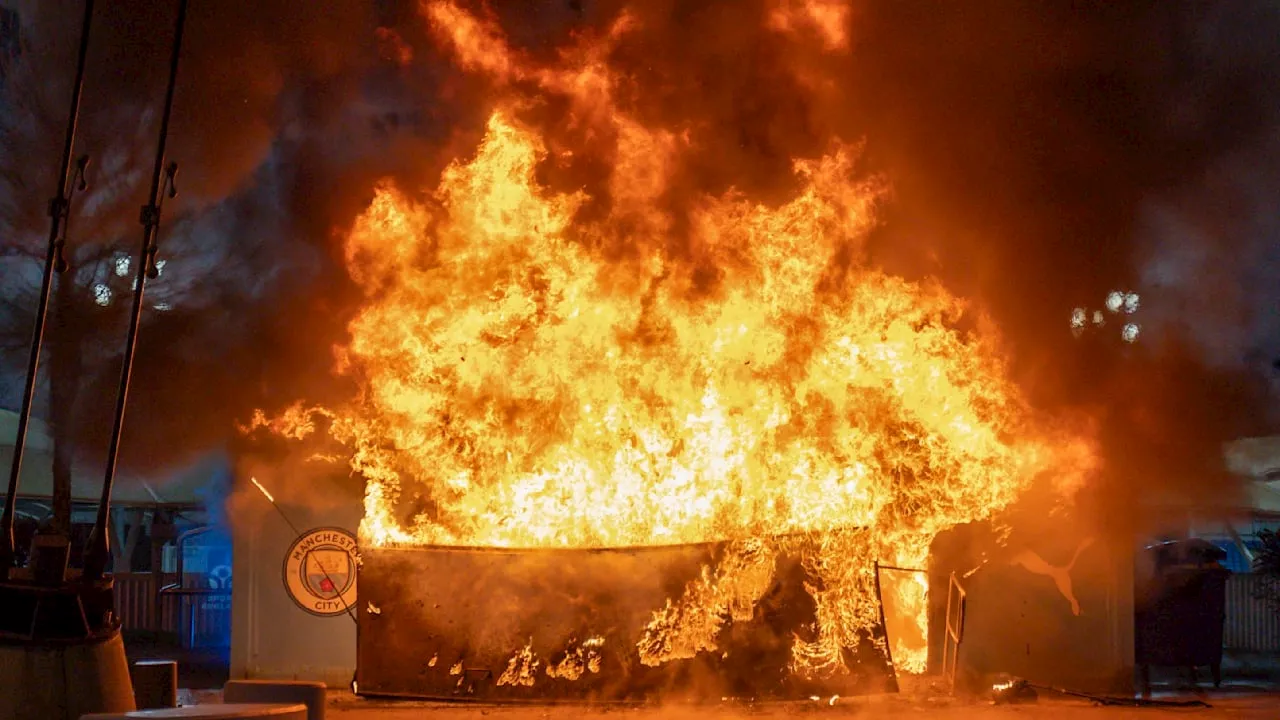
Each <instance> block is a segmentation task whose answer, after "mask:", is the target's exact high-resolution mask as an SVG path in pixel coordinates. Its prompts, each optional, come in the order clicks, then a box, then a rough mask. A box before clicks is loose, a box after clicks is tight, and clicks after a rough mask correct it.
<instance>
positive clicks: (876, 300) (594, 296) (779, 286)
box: [259, 0, 1093, 682]
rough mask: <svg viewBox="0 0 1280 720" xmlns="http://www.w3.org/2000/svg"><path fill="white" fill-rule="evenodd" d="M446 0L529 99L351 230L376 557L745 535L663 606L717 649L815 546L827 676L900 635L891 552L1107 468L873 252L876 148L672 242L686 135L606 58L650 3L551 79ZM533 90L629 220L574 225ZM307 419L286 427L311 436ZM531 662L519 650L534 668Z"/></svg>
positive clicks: (840, 156)
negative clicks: (890, 609) (883, 636)
mask: <svg viewBox="0 0 1280 720" xmlns="http://www.w3.org/2000/svg"><path fill="white" fill-rule="evenodd" d="M777 5H778V7H777V8H776V9H775V12H774V13H773V14H772V15H771V16H770V18H769V19H767V22H770V23H773V25H774V26H775V27H776V28H778V29H784V30H785V29H787V28H791V27H793V26H795V25H797V24H798V23H800V22H801V20H805V22H808V23H810V24H811V25H813V26H814V27H816V28H817V29H818V30H819V31H821V32H823V33H824V34H825V36H826V37H828V38H829V39H830V42H831V44H832V46H833V47H835V46H841V45H843V43H844V42H845V39H844V36H843V35H838V34H835V31H834V30H831V28H833V27H834V28H837V29H838V28H839V26H840V22H841V21H840V18H844V17H845V13H846V10H845V9H844V6H843V5H842V4H841V3H837V2H831V1H830V0H825V1H821V2H819V1H817V0H814V1H813V2H810V3H808V4H801V3H794V2H783V3H778V4H777ZM423 12H424V15H425V16H426V18H427V20H428V22H429V23H430V25H431V27H432V28H433V29H434V30H435V32H436V33H437V35H439V36H440V37H441V39H442V40H443V41H444V42H446V43H447V44H449V45H450V46H451V47H452V48H453V49H454V51H455V52H456V55H457V58H458V62H459V64H460V65H461V66H463V67H464V68H467V69H470V70H474V71H477V72H481V73H485V74H487V75H488V76H490V77H491V78H492V79H494V80H495V81H497V83H498V86H499V88H505V89H504V90H500V93H501V98H500V102H499V103H498V109H497V110H496V111H495V112H493V114H492V116H491V117H490V119H489V122H488V126H487V130H486V133H485V136H484V139H483V141H482V142H481V143H480V145H479V147H478V148H477V149H476V152H475V155H474V156H473V157H471V158H469V159H466V160H459V161H456V162H454V163H453V164H452V165H450V166H449V167H448V169H447V170H446V171H445V172H444V173H443V176H442V178H441V181H440V184H439V186H438V187H437V188H436V190H435V193H434V197H433V198H432V202H427V201H425V200H422V201H420V200H418V199H415V197H414V195H412V194H410V193H408V192H406V191H404V190H402V189H400V188H397V187H395V186H393V185H391V184H389V183H384V184H382V185H381V186H379V187H378V188H377V193H376V197H375V199H374V200H373V203H372V204H371V205H370V207H369V208H368V210H367V211H365V212H364V213H363V214H362V215H361V216H360V217H359V218H358V219H357V221H356V222H355V225H354V227H353V229H352V230H351V232H350V234H349V236H348V237H347V240H346V260H347V262H348V266H349V268H350V273H351V277H352V278H353V280H354V281H355V282H356V283H357V284H358V285H359V286H360V287H361V288H362V289H363V290H364V292H365V295H366V304H365V305H364V307H363V309H362V310H361V312H360V313H359V315H358V316H357V317H356V318H355V319H354V321H353V322H352V323H351V325H350V342H349V343H347V344H346V345H345V346H344V347H341V348H339V349H338V368H339V370H340V371H341V372H343V373H345V374H348V375H350V376H352V377H354V378H355V379H356V380H357V381H358V383H359V386H360V388H361V391H360V394H359V397H358V398H356V399H355V400H354V401H353V402H352V403H350V404H349V405H348V406H347V407H344V408H338V409H334V410H332V411H330V410H323V411H321V412H323V413H325V414H326V415H327V416H329V417H330V418H331V419H332V422H331V425H330V427H329V431H330V433H331V434H332V435H333V436H334V437H335V438H337V439H338V440H340V441H342V442H344V443H346V444H347V446H348V447H350V449H351V451H352V457H351V464H352V468H353V469H354V470H355V471H357V472H358V473H359V474H361V475H362V476H363V477H364V478H365V480H366V481H367V491H366V500H365V517H364V520H363V522H362V524H361V527H360V533H361V541H362V543H364V544H366V545H372V546H379V545H386V544H393V543H399V544H445V545H486V546H503V547H517V546H518V547H551V546H556V547H567V546H568V547H591V546H635V545H650V544H661V543H696V542H707V541H722V540H729V541H734V542H735V543H736V545H735V548H736V554H731V556H730V558H729V559H728V560H726V562H725V564H723V565H722V566H721V567H720V568H719V569H718V570H717V571H716V572H715V573H709V574H705V575H704V577H703V578H701V579H700V580H699V581H698V582H696V583H694V584H692V585H691V586H690V587H689V588H688V590H687V592H686V593H685V595H684V596H683V597H681V598H675V599H673V601H672V602H671V603H670V604H669V605H668V607H667V608H665V609H662V610H660V611H658V612H657V613H655V616H654V620H653V622H652V623H651V624H650V626H649V628H648V629H647V630H646V633H645V637H644V638H643V639H642V640H641V644H640V650H641V656H642V659H643V660H644V661H645V662H647V663H659V662H663V661H665V660H667V659H670V658H673V657H687V656H689V655H690V654H692V653H696V652H699V651H702V650H705V649H706V648H707V647H709V646H713V645H709V644H708V643H709V642H710V640H711V639H713V637H714V633H715V632H717V631H718V628H719V623H721V622H723V617H724V612H723V611H728V612H729V614H731V615H736V614H740V613H742V612H744V611H745V612H746V613H747V614H748V615H749V613H750V607H751V605H752V604H753V603H754V602H755V600H756V599H757V598H758V597H759V595H760V593H762V592H763V591H764V590H765V589H766V588H767V586H768V584H769V583H768V579H769V575H770V573H771V572H772V567H773V565H772V558H774V557H775V556H776V554H777V553H779V552H782V551H787V550H789V549H798V550H799V551H801V552H803V553H804V554H805V557H806V558H807V562H808V566H809V569H810V570H811V572H812V573H813V574H815V575H816V576H818V577H819V578H821V580H822V583H821V586H822V588H821V589H810V592H811V594H812V595H813V597H814V600H815V602H816V605H817V614H818V626H819V633H818V636H817V639H816V640H800V639H797V640H796V642H795V647H794V653H793V655H794V660H795V665H796V667H797V668H799V669H802V670H804V671H806V672H811V673H818V672H827V671H835V670H838V669H839V664H840V648H841V647H842V646H843V647H848V646H852V645H854V644H856V643H855V638H856V636H857V633H859V632H860V631H863V630H864V629H866V628H869V627H872V626H873V625H874V624H875V623H876V622H877V621H878V617H877V613H878V604H877V603H876V602H875V597H874V584H875V579H874V573H873V570H872V568H873V565H874V563H875V562H876V561H877V560H879V561H882V562H886V563H891V564H894V565H898V566H906V567H923V566H924V564H925V561H926V559H927V558H926V555H927V552H928V545H929V542H930V541H931V539H932V538H933V537H934V536H935V535H936V534H937V533H938V532H940V531H942V530H945V529H947V528H949V527H952V526H955V525H957V524H960V523H964V522H968V521H973V520H981V519H985V518H988V517H990V516H992V514H993V513H996V512H998V511H999V510H1000V509H1002V508H1004V507H1006V506H1008V505H1009V504H1010V503H1011V502H1013V501H1014V500H1015V499H1016V498H1017V497H1018V496H1019V495H1020V494H1021V493H1022V492H1023V491H1024V490H1025V489H1026V488H1028V487H1029V486H1030V485H1031V484H1032V483H1033V482H1036V481H1037V479H1038V478H1041V477H1044V476H1046V475H1048V474H1049V473H1052V474H1053V481H1054V482H1056V483H1058V484H1059V486H1060V487H1062V488H1063V489H1064V490H1065V489H1070V488H1072V487H1074V486H1076V485H1077V484H1078V483H1079V482H1081V480H1082V478H1083V477H1084V476H1085V475H1086V474H1087V473H1088V472H1089V471H1090V469H1091V463H1092V457H1093V456H1092V446H1091V445H1090V444H1089V443H1088V442H1087V441H1086V440H1084V439H1082V438H1079V437H1077V436H1075V435H1066V436H1063V435H1060V434H1058V433H1055V432H1053V431H1051V430H1049V429H1047V428H1045V427H1041V426H1039V425H1038V424H1037V423H1036V421H1035V419H1034V417H1033V415H1032V413H1031V412H1030V411H1029V410H1028V408H1027V407H1026V406H1025V404H1024V403H1023V401H1022V399H1021V398H1020V396H1019V394H1018V392H1017V391H1016V388H1014V387H1013V386H1012V385H1011V383H1010V382H1009V380H1008V379H1007V377H1006V374H1005V371H1004V367H1003V365H1002V361H1001V354H1000V352H999V348H998V339H997V338H996V336H995V333H994V331H992V330H991V329H989V328H986V327H985V326H983V325H982V323H979V324H978V325H979V329H977V330H974V331H969V332H962V331H960V330H958V329H956V324H957V321H958V320H959V319H960V318H961V317H962V316H963V315H964V314H965V313H966V307H965V305H964V303H962V302H960V301H959V300H957V299H956V298H954V297H952V296H951V295H949V294H948V293H947V292H946V291H945V290H944V289H942V288H941V287H939V286H937V285H935V284H928V283H926V284H917V283H912V282H908V281H906V280H902V279H899V278H895V277H891V276H889V275H886V274H885V273H883V272H881V271H879V270H877V269H875V268H873V267H869V266H867V265H865V264H863V263H861V262H860V261H859V260H858V259H859V258H860V257H861V253H860V249H861V246H862V243H863V240H864V238H865V235H866V233H867V230H868V228H869V227H870V226H871V225H872V223H873V221H874V215H873V211H874V208H875V205H876V203H877V202H878V201H879V199H880V197H881V195H882V186H881V184H880V183H879V182H877V181H874V180H873V181H868V180H865V179H857V177H856V173H855V169H856V168H855V162H856V160H857V157H858V152H857V148H856V147H851V146H847V145H840V144H836V145H834V146H833V147H832V149H831V151H830V152H829V153H828V154H827V155H825V156H823V157H820V158H815V159H803V160H797V161H795V163H794V169H795V173H796V175H797V177H798V179H799V180H800V181H801V190H800V191H799V192H798V193H797V194H796V195H795V196H794V197H793V198H792V199H791V200H790V201H788V202H785V203H783V204H781V205H778V206H773V207H771V206H765V205H761V204H758V203H754V202H752V201H750V200H748V199H747V198H745V197H743V196H741V195H740V194H738V193H734V192H730V193H727V194H725V195H722V196H718V197H702V198H699V199H697V200H696V201H695V202H694V203H693V210H692V212H691V216H690V222H689V228H688V230H687V231H686V232H687V233H688V235H689V240H688V248H689V249H688V256H681V257H680V258H676V257H675V256H674V255H673V254H672V253H671V252H669V251H668V249H667V248H668V238H669V237H670V235H671V233H672V225H673V221H672V220H671V218H670V217H669V216H668V215H667V214H666V213H665V212H664V210H663V208H662V204H661V199H662V197H663V195H664V193H665V192H666V191H667V188H668V184H669V183H668V181H669V179H670V176H671V173H672V167H673V165H674V161H675V160H676V159H677V158H678V157H679V154H680V152H681V151H682V148H683V147H684V143H685V142H687V141H686V140H685V139H684V134H683V133H682V132H681V131H679V130H678V129H677V130H672V129H667V128H651V127H648V126H646V125H645V124H644V123H642V122H641V121H640V120H639V119H638V118H636V117H634V116H633V115H631V114H629V113H627V112H625V111H624V110H623V109H622V108H620V107H619V105H618V103H616V102H615V100H614V98H615V95H616V94H617V89H618V87H619V83H620V82H621V80H619V79H618V78H617V77H615V75H614V74H613V73H612V72H611V70H610V69H609V68H608V66H607V64H606V63H605V61H604V58H605V57H606V56H607V50H608V48H609V46H610V44H611V43H614V42H616V41H617V40H618V39H619V38H621V37H623V36H624V35H625V34H626V33H627V32H629V31H630V29H632V28H633V27H635V23H636V20H635V19H634V18H633V17H631V16H629V15H623V16H622V18H621V19H619V20H618V21H617V22H616V23H615V24H614V25H613V26H612V27H611V28H609V30H608V31H607V32H606V33H605V34H604V36H603V37H601V38H598V39H595V40H592V39H590V38H586V39H583V40H582V42H581V43H580V44H579V45H578V46H575V47H572V48H569V49H567V50H565V51H564V52H563V53H562V56H561V61H560V63H559V65H557V66H556V67H539V66H537V65H536V64H534V63H533V62H531V61H529V60H528V59H526V58H524V57H522V56H521V55H520V54H519V53H518V52H516V51H514V50H512V49H511V48H510V47H509V46H508V45H507V43H506V40H505V38H504V36H503V34H502V32H501V29H500V28H498V27H497V26H496V24H494V23H493V22H492V21H490V20H486V19H483V18H478V17H476V16H474V15H471V14H469V13H467V12H465V11H463V10H462V9H460V8H459V7H458V6H456V5H454V4H453V3H450V2H447V1H440V2H428V3H425V4H424V6H423ZM824 28H826V29H825V30H824ZM828 31H830V32H828ZM517 80H519V81H522V83H523V84H525V85H527V84H529V83H533V84H534V85H535V86H536V87H537V88H539V92H543V93H549V94H556V95H560V96H567V97H568V98H569V99H570V100H571V101H572V102H573V104H574V107H575V108H576V109H575V111H574V113H573V115H572V120H573V122H576V123H579V124H581V125H583V126H586V127H591V128H595V129H597V130H598V131H599V132H596V133H594V136H596V137H601V136H603V137H608V138H610V143H611V148H612V150H613V152H614V162H613V171H612V175H611V177H610V178H609V181H608V186H607V191H608V193H609V196H610V197H611V198H612V200H613V203H612V208H613V209H612V210H611V211H610V212H609V213H608V214H607V215H605V216H604V217H597V218H594V219H585V218H582V217H579V215H578V210H579V209H580V208H582V207H583V205H584V204H585V203H587V202H588V201H589V200H590V195H589V194H588V193H587V192H586V191H580V192H577V193H571V194H562V193H556V192H553V191H552V190H550V189H548V188H547V187H544V186H543V185H541V184H540V183H539V182H538V180H537V179H536V170H537V168H538V167H539V164H540V163H542V162H544V161H546V160H547V158H548V155H549V153H548V150H547V146H546V140H545V139H544V138H545V135H544V133H542V132H540V131H539V129H538V128H536V127H531V126H529V125H526V124H524V123H523V122H521V121H520V120H519V117H520V115H521V110H520V108H521V107H522V103H523V101H522V100H521V96H520V95H519V92H518V91H517V90H515V89H513V87H512V85H511V83H513V82H514V81H517ZM611 247H612V248H616V247H627V248H628V249H629V250H630V254H629V255H628V257H627V258H626V259H625V260H621V261H620V260H618V259H617V258H616V254H614V255H611V254H610V253H609V252H607V251H606V250H605V248H611ZM851 258H852V260H850V259H851ZM291 412H292V413H294V415H293V417H292V418H290V420H291V422H281V423H280V424H279V425H280V426H279V427H276V426H273V427H276V429H277V430H279V431H282V432H293V433H294V434H298V435H303V434H306V433H307V432H310V431H311V430H312V429H313V428H312V427H311V426H307V425H306V424H307V423H310V422H311V420H310V415H309V413H308V412H307V411H306V410H304V409H303V408H302V407H301V406H299V407H297V408H294V409H293V410H292V411H291ZM259 422H260V423H267V422H268V421H266V420H265V419H260V420H259ZM299 428H304V429H302V430H299ZM884 582H885V593H884V594H885V595H886V596H892V597H893V598H894V602H893V605H895V606H896V607H897V611H898V612H900V613H905V616H906V617H908V618H910V622H911V623H915V624H916V626H918V628H919V632H918V633H909V634H905V635H903V637H900V638H897V639H895V643H896V645H895V647H894V648H893V655H894V659H895V661H896V662H897V663H898V666H899V667H900V668H901V669H908V670H920V669H923V665H924V654H925V647H924V644H923V640H922V639H923V638H924V637H925V633H926V631H927V627H926V625H925V606H926V602H925V598H926V591H927V587H926V584H925V583H924V582H923V579H922V578H921V577H919V576H917V575H911V574H902V573H890V574H889V575H886V576H885V578H884ZM744 608H745V610H744ZM534 667H535V666H534V664H533V659H532V657H531V656H528V655H527V653H525V652H524V651H520V653H517V655H516V656H515V657H513V660H512V665H511V667H509V668H508V674H509V675H510V676H511V677H510V678H509V680H510V682H528V681H531V678H532V677H533V668H534ZM504 677H505V676H504Z"/></svg>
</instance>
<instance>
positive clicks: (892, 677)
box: [874, 560, 899, 693]
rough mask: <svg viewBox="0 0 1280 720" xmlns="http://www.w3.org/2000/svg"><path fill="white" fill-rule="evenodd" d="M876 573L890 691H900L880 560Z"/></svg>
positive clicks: (876, 566)
mask: <svg viewBox="0 0 1280 720" xmlns="http://www.w3.org/2000/svg"><path fill="white" fill-rule="evenodd" d="M874 569H875V574H876V599H877V600H879V601H880V629H881V630H882V631H883V632H884V659H885V663H886V664H887V665H888V668H887V669H888V670H889V682H890V684H891V687H892V689H891V690H890V691H889V692H895V693H896V692H898V691H899V688H898V668H897V667H895V666H894V664H893V648H892V643H891V642H890V641H889V622H888V620H886V619H885V614H884V590H883V588H881V587H880V561H879V560H877V561H876V564H875V568H874Z"/></svg>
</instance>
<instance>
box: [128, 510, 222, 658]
mask: <svg viewBox="0 0 1280 720" xmlns="http://www.w3.org/2000/svg"><path fill="white" fill-rule="evenodd" d="M210 530H211V528H196V529H195V530H190V531H187V532H185V533H183V534H182V535H180V536H178V542H177V551H178V567H177V572H175V573H117V574H116V575H115V599H116V612H117V614H118V615H119V616H120V618H121V623H122V625H123V627H124V629H125V630H126V631H128V630H133V631H141V632H149V633H155V634H157V635H160V636H163V637H168V638H170V640H171V641H173V642H175V643H176V644H178V645H180V646H181V647H184V648H190V647H209V646H219V645H221V644H224V643H226V642H227V638H229V637H230V629H231V588H230V587H229V586H228V587H208V586H207V585H206V584H205V582H207V581H206V580H205V579H204V578H203V577H202V578H201V583H200V584H199V585H197V584H196V583H195V581H194V577H193V576H192V575H189V574H188V573H187V572H186V568H185V566H184V563H183V555H184V552H183V551H184V549H185V547H186V544H187V541H189V540H190V539H191V538H194V537H198V536H199V535H202V534H204V533H206V532H209V531H210Z"/></svg>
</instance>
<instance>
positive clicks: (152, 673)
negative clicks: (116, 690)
mask: <svg viewBox="0 0 1280 720" xmlns="http://www.w3.org/2000/svg"><path fill="white" fill-rule="evenodd" d="M131 675H132V676H133V696H134V698H135V699H136V700H137V703H138V709H139V710H151V709H157V708H172V707H177V706H178V663H177V662H175V661H173V660H139V661H137V662H135V663H134V664H133V672H132V673H131Z"/></svg>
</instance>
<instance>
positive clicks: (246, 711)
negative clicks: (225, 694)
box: [80, 703, 307, 720]
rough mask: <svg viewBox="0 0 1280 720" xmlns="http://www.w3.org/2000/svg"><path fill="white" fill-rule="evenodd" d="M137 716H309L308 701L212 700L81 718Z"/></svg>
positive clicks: (236, 719) (229, 719)
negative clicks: (223, 702) (240, 701)
mask: <svg viewBox="0 0 1280 720" xmlns="http://www.w3.org/2000/svg"><path fill="white" fill-rule="evenodd" d="M132 718H137V719H139V720H141V719H142V718H175V719H177V718H203V719H204V720H255V719H256V718H267V719H268V720H307V706H306V705H297V704H292V705H283V704H274V705H252V704H237V703H232V704H226V705H223V704H212V705H188V706H186V707H177V708H158V709H155V710H134V711H133V712H125V713H101V714H94V715H82V716H80V720H131V719H132Z"/></svg>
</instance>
